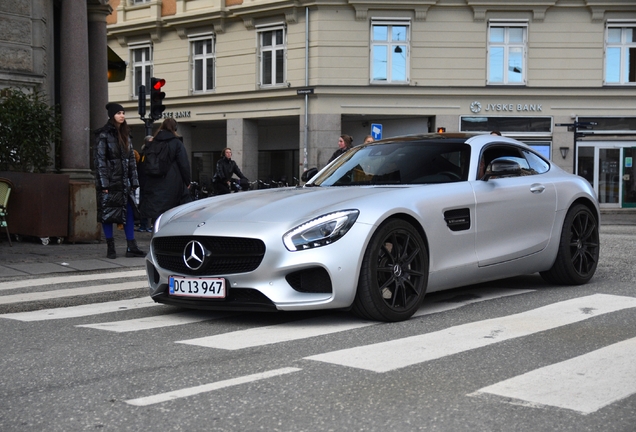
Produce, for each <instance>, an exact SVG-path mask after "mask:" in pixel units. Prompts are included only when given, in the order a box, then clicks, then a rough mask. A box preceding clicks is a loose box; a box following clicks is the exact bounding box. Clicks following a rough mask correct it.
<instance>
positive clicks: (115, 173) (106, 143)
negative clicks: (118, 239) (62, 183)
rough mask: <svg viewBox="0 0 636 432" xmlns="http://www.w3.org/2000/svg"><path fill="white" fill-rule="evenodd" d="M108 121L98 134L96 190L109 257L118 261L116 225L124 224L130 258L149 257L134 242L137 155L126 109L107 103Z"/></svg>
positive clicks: (99, 214)
mask: <svg viewBox="0 0 636 432" xmlns="http://www.w3.org/2000/svg"><path fill="white" fill-rule="evenodd" d="M106 109H107V110H108V122H106V124H105V125H104V126H103V127H102V128H100V129H98V130H97V131H96V135H97V143H96V147H95V171H96V175H95V188H96V189H97V221H98V222H100V223H101V224H102V228H103V230H104V237H106V243H107V247H108V250H107V253H106V257H107V258H111V259H115V258H117V253H116V252H115V240H114V238H113V223H116V224H123V225H124V231H125V233H126V240H127V241H128V247H127V249H126V256H127V257H141V256H144V255H146V253H145V252H143V251H141V250H140V249H139V247H138V246H137V242H136V241H135V210H136V209H137V208H136V204H135V195H134V190H135V189H136V188H138V187H139V180H138V178H137V164H136V162H135V153H134V151H133V147H132V143H131V141H130V128H129V127H128V123H126V114H125V111H124V107H122V106H121V105H119V104H116V103H108V104H107V105H106Z"/></svg>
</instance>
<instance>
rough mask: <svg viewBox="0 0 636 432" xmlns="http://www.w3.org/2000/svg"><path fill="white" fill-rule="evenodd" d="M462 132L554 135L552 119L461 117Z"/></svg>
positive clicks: (538, 117)
mask: <svg viewBox="0 0 636 432" xmlns="http://www.w3.org/2000/svg"><path fill="white" fill-rule="evenodd" d="M460 130H461V131H462V132H490V131H493V130H496V131H500V132H502V133H504V134H511V135H519V134H536V135H547V134H551V133H552V117H542V116H537V117H503V116H502V117H495V116H493V117H486V116H461V118H460Z"/></svg>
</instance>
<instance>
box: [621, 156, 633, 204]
mask: <svg viewBox="0 0 636 432" xmlns="http://www.w3.org/2000/svg"><path fill="white" fill-rule="evenodd" d="M635 156H636V147H625V148H624V149H623V177H622V181H623V196H622V198H623V207H632V208H634V207H636V168H634V163H633V160H634V157H635Z"/></svg>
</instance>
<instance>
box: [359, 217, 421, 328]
mask: <svg viewBox="0 0 636 432" xmlns="http://www.w3.org/2000/svg"><path fill="white" fill-rule="evenodd" d="M427 282H428V250H427V248H426V245H425V243H424V241H423V240H422V237H421V236H420V234H419V233H418V232H417V230H416V229H415V228H414V227H413V226H412V225H411V224H409V223H407V222H405V221H402V220H399V219H396V220H392V221H389V222H387V223H386V224H384V225H382V226H380V228H378V230H377V231H376V232H375V234H374V235H373V237H372V238H371V241H370V242H369V245H368V246H367V249H366V251H365V253H364V258H363V262H362V269H361V271H360V279H359V282H358V290H357V292H356V298H355V300H354V302H353V312H354V313H355V314H356V315H358V316H360V317H362V318H365V319H371V320H377V321H404V320H407V319H409V318H410V317H411V316H412V315H413V314H414V313H415V312H416V311H417V310H418V308H419V307H420V305H421V304H422V301H423V300H424V294H425V293H426V285H427Z"/></svg>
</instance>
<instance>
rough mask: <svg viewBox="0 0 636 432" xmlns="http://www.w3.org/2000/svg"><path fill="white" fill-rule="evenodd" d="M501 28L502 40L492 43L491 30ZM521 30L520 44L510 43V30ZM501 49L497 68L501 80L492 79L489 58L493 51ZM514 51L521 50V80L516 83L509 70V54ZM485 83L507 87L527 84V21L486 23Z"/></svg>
mask: <svg viewBox="0 0 636 432" xmlns="http://www.w3.org/2000/svg"><path fill="white" fill-rule="evenodd" d="M493 28H503V29H504V40H503V41H501V42H492V29H493ZM511 29H522V30H523V37H522V41H521V42H510V30H511ZM498 49H501V51H502V52H503V58H502V59H501V67H500V68H497V69H498V71H497V72H499V74H500V75H501V80H495V79H492V77H493V74H494V73H495V67H494V65H493V63H492V59H491V56H493V55H495V50H498ZM514 50H521V52H522V53H521V61H522V65H521V79H520V80H518V81H515V80H512V79H511V77H512V76H514V75H511V74H510V73H509V72H510V68H511V64H510V62H511V53H512V52H513V51H514ZM486 63H487V68H486V74H487V75H486V82H487V84H488V85H509V86H521V85H526V83H527V70H528V23H527V21H519V22H515V21H497V20H490V21H489V22H488V49H487V52H486Z"/></svg>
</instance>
